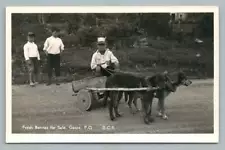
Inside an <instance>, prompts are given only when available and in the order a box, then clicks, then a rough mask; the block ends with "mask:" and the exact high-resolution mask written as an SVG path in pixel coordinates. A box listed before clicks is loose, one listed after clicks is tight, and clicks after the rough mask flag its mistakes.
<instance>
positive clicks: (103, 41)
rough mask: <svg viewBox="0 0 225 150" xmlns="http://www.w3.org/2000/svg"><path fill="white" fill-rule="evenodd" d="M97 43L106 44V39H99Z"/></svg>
mask: <svg viewBox="0 0 225 150" xmlns="http://www.w3.org/2000/svg"><path fill="white" fill-rule="evenodd" d="M97 42H98V43H105V38H104V37H98V40H97Z"/></svg>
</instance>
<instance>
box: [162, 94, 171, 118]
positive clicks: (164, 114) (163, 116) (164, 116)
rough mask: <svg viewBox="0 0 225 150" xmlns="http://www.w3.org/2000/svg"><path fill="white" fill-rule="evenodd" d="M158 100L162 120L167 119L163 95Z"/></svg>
mask: <svg viewBox="0 0 225 150" xmlns="http://www.w3.org/2000/svg"><path fill="white" fill-rule="evenodd" d="M160 101H161V112H162V118H163V119H164V120H167V119H169V118H168V116H167V114H166V113H165V97H164V98H162V99H161V100H160Z"/></svg>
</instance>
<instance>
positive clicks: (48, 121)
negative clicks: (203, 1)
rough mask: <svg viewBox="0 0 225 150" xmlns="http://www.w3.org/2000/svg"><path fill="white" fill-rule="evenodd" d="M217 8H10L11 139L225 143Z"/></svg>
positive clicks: (8, 113)
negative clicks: (222, 139)
mask: <svg viewBox="0 0 225 150" xmlns="http://www.w3.org/2000/svg"><path fill="white" fill-rule="evenodd" d="M218 68H219V18H218V8H217V7H215V6H176V7H175V6H174V7H173V6H126V7H125V6H95V7H94V6H93V7H81V6H79V7H78V6H77V7H73V6H70V7H69V6H68V7H66V6H63V7H55V6H54V7H50V6H49V7H47V6H46V7H41V6H39V7H31V6H29V7H7V8H6V142H8V143H26V142H28V143H29V142H32V143H35V142H37V143H38V142H39V143H46V142H53V143H54V142H65V143H67V142H70V143H73V142H74V143H85V142H87V143H88V142H91V143H95V142H96V143H101V142H102V143H104V142H106V143H120V142H122V143H123V142H125V143H151V142H156V143H157V142H167V143H170V142H172V143H175V142H183V143H184V142H185V143H188V142H200V143H201V142H203V143H207V142H209V143H210V142H211V143H212V142H218V138H219V125H218V123H219V69H218Z"/></svg>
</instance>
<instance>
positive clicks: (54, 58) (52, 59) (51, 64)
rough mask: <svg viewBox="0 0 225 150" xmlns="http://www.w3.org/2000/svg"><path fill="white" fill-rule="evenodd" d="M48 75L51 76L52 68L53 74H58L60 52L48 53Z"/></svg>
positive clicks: (57, 75)
mask: <svg viewBox="0 0 225 150" xmlns="http://www.w3.org/2000/svg"><path fill="white" fill-rule="evenodd" d="M47 58H48V77H49V79H51V78H52V70H53V68H54V70H55V76H56V77H59V76H60V54H48V57H47Z"/></svg>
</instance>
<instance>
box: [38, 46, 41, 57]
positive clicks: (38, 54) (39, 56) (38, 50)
mask: <svg viewBox="0 0 225 150" xmlns="http://www.w3.org/2000/svg"><path fill="white" fill-rule="evenodd" d="M37 53H38V56H37V59H38V60H40V59H41V58H40V54H39V50H38V47H37Z"/></svg>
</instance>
